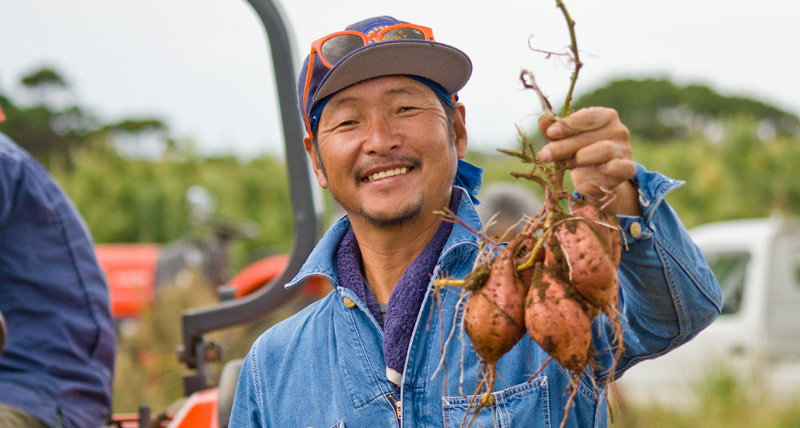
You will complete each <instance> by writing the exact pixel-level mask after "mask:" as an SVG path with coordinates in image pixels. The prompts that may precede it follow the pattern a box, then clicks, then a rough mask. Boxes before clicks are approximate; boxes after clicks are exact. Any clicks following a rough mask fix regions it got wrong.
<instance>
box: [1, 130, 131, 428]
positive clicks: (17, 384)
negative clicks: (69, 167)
mask: <svg viewBox="0 0 800 428" xmlns="http://www.w3.org/2000/svg"><path fill="white" fill-rule="evenodd" d="M0 313H2V314H3V316H4V317H5V320H6V323H7V326H8V337H7V341H6V344H5V349H4V350H3V352H2V354H1V355H0V427H3V428H22V427H25V428H32V427H36V428H38V427H66V428H94V427H98V426H101V425H104V423H105V421H106V420H107V417H108V415H109V412H110V408H111V382H112V379H113V367H114V354H115V350H116V344H115V340H114V329H113V324H112V321H111V312H110V309H109V298H108V288H107V286H106V282H105V278H104V276H103V273H102V271H101V270H100V267H99V265H98V264H97V259H96V258H95V255H94V245H93V244H92V239H91V236H90V235H89V232H88V230H87V229H86V225H85V224H84V223H83V220H82V219H81V217H80V215H79V214H78V211H77V210H76V209H75V207H74V206H73V204H72V202H71V201H70V200H69V198H68V197H67V196H66V195H65V194H64V192H63V191H62V190H61V189H60V188H59V187H58V185H57V184H56V183H55V182H54V181H53V179H52V178H51V177H50V175H49V174H48V173H47V171H45V169H44V168H43V167H42V166H41V165H40V164H39V163H38V162H36V160H34V159H33V158H32V157H31V156H30V154H28V153H27V152H26V151H24V150H23V149H22V148H20V147H19V146H17V145H16V144H15V143H14V142H12V141H11V140H10V139H9V138H8V137H7V136H5V135H4V134H2V133H0Z"/></svg>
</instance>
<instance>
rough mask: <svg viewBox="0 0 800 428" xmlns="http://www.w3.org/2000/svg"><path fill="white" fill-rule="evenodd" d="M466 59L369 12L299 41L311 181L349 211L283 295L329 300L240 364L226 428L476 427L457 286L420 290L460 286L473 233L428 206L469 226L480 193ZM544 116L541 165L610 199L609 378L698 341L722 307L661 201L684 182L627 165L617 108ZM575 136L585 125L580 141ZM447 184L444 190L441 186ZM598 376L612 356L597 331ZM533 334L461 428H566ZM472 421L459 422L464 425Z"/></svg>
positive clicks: (573, 415) (603, 414)
mask: <svg viewBox="0 0 800 428" xmlns="http://www.w3.org/2000/svg"><path fill="white" fill-rule="evenodd" d="M470 73H471V64H470V61H469V59H468V58H467V56H466V55H465V54H464V53H463V52H461V51H459V50H457V49H455V48H453V47H450V46H448V45H444V44H441V43H438V42H435V41H433V34H432V31H431V30H430V29H429V28H425V27H420V26H416V25H411V24H403V23H400V22H399V21H397V20H395V19H393V18H391V17H386V16H383V17H377V18H370V19H367V20H364V21H360V22H358V23H356V24H353V25H351V26H349V27H347V31H345V32H340V33H334V34H332V35H329V36H326V37H324V38H322V39H320V40H318V41H317V42H315V43H314V44H313V45H312V50H311V54H310V55H309V56H308V57H307V58H306V61H305V64H304V66H303V69H302V71H301V73H300V76H299V79H298V97H299V103H300V109H301V110H302V112H303V115H304V118H305V121H306V128H307V132H308V136H307V138H305V140H304V144H305V148H306V151H307V152H308V154H309V156H310V157H311V160H312V164H313V168H314V172H315V174H316V177H317V180H318V182H319V184H320V186H322V187H323V188H327V189H328V190H329V191H330V192H331V195H333V197H334V198H335V199H336V200H337V202H339V204H340V205H341V206H342V208H343V209H344V211H345V213H346V214H347V215H346V216H345V217H344V218H342V219H340V220H339V221H338V222H337V223H335V224H334V225H333V226H332V227H331V228H330V230H329V231H328V232H327V233H326V235H325V236H324V237H323V238H322V239H321V241H320V242H319V244H318V245H317V247H316V248H315V250H314V251H313V252H312V254H311V255H310V256H309V259H308V261H307V262H306V264H305V266H304V267H303V268H302V269H301V272H300V273H299V274H298V276H297V277H296V278H295V279H294V280H293V281H292V282H291V283H290V284H288V285H287V287H291V286H293V285H295V284H297V283H299V282H301V281H303V280H304V279H306V278H309V277H310V276H312V275H323V276H326V277H328V278H329V279H330V281H331V283H332V284H333V286H334V291H333V292H332V293H331V294H330V295H328V296H327V297H326V298H324V299H322V300H321V301H319V302H317V303H315V304H313V305H311V306H310V307H308V308H306V309H305V310H303V311H301V312H300V313H298V314H297V315H295V316H293V317H292V318H290V319H289V320H287V321H285V322H283V323H280V324H278V325H277V326H275V327H273V328H271V329H270V330H268V331H267V332H266V333H264V334H263V335H262V336H261V337H260V338H259V339H258V340H257V341H256V343H255V344H254V345H253V347H252V349H251V351H250V353H249V354H248V357H247V359H246V360H245V363H244V366H243V369H242V373H241V376H240V379H239V385H238V389H237V394H236V398H235V402H234V409H233V413H232V416H231V425H230V426H231V427H245V426H250V427H308V426H312V427H323V428H324V427H333V426H336V427H344V426H347V427H367V426H369V427H377V426H403V427H440V426H447V427H458V426H461V424H462V423H463V421H465V420H467V419H465V418H467V417H468V416H469V417H471V412H472V410H473V409H474V407H475V403H474V402H471V401H470V400H471V395H472V394H473V393H474V392H475V391H476V386H477V383H478V381H479V379H480V374H479V372H478V369H479V361H478V359H477V357H476V355H475V353H474V351H472V347H471V344H470V343H469V339H468V338H467V337H466V335H465V334H463V332H462V331H461V330H460V329H461V324H460V319H461V318H460V317H461V315H462V313H460V312H459V309H463V306H458V305H459V302H463V300H459V297H460V295H459V294H460V291H461V290H459V289H458V287H448V288H445V289H443V290H441V292H440V294H439V295H438V297H437V296H434V294H433V288H432V287H431V278H432V277H434V278H435V277H438V276H444V275H448V276H450V277H454V278H463V277H464V275H466V274H467V273H468V272H469V271H470V269H471V268H472V266H473V261H474V259H475V257H476V255H477V251H478V245H477V243H476V240H477V238H476V237H475V236H474V234H472V233H471V232H469V231H467V229H465V228H464V227H462V226H461V225H453V224H452V223H448V222H443V220H442V216H441V215H440V214H436V213H435V211H441V210H442V208H444V207H449V208H450V209H451V210H453V211H454V212H457V214H458V217H459V218H460V219H461V220H462V221H463V222H464V223H466V224H467V225H469V226H470V227H472V228H473V229H475V230H478V229H480V228H481V224H480V220H479V219H478V215H477V214H476V212H475V208H474V200H475V194H476V191H477V188H478V187H479V186H480V174H479V173H477V172H476V170H475V167H473V166H471V165H469V164H467V163H466V162H464V161H463V160H461V159H462V158H463V157H464V156H465V154H466V150H467V133H466V127H465V117H466V109H465V106H464V105H463V104H462V103H460V102H458V101H457V97H456V96H455V94H456V93H457V92H458V91H459V90H460V89H461V88H462V87H463V86H464V84H466V82H467V80H468V78H469V75H470ZM565 122H566V124H568V125H569V126H565V125H564V124H561V123H554V122H552V121H549V120H547V119H543V120H541V121H540V127H541V128H542V132H543V133H544V134H545V135H546V136H547V137H548V138H549V139H550V140H552V141H553V143H551V144H548V145H547V146H546V147H545V148H543V149H542V150H541V152H540V154H539V156H540V158H541V159H542V160H545V161H550V160H564V159H573V158H574V160H575V163H576V167H575V168H574V169H572V171H571V174H572V179H573V182H574V184H575V186H576V191H577V192H579V193H580V194H581V195H583V196H585V197H589V198H592V197H599V196H601V195H602V194H603V190H602V189H611V190H612V191H613V192H614V193H615V194H616V199H615V201H614V203H613V205H612V209H614V210H615V212H616V213H617V214H618V218H619V220H620V224H621V227H622V233H623V238H624V240H625V242H626V245H625V250H624V251H623V252H624V254H623V255H622V260H623V263H622V266H621V268H620V278H621V282H622V284H623V285H622V291H621V297H620V301H621V311H622V315H623V317H624V319H625V320H627V323H626V324H625V326H624V327H625V329H626V336H625V339H626V341H625V345H626V352H625V355H624V356H623V358H622V361H621V362H620V364H619V365H618V369H619V370H620V373H621V372H622V371H624V370H625V369H627V368H628V367H630V366H631V365H632V364H633V363H635V362H637V361H640V360H642V359H645V358H650V357H653V356H656V355H659V354H662V353H664V352H667V351H669V350H671V349H673V348H674V347H676V346H678V345H679V344H680V343H683V342H685V341H686V340H688V339H690V338H691V337H693V336H694V335H695V334H697V332H698V331H699V330H700V329H702V328H703V327H704V326H706V325H708V324H709V323H710V322H711V321H712V320H713V319H714V317H715V316H716V315H717V314H718V312H719V307H720V295H719V289H718V285H717V284H716V281H715V280H714V277H713V275H712V273H711V272H710V270H709V269H708V266H707V265H706V263H705V261H704V259H703V257H702V255H701V254H700V253H699V251H698V250H697V248H696V247H695V246H694V245H693V244H692V243H691V241H690V240H689V238H688V236H687V234H686V231H685V229H684V228H683V226H682V225H681V224H680V222H679V221H678V219H677V217H676V216H675V214H674V212H673V211H672V210H671V209H670V208H669V207H668V206H667V205H666V204H665V203H664V202H663V196H664V194H665V193H667V192H668V191H669V190H671V189H673V188H675V187H677V186H679V185H680V183H677V182H674V181H672V180H669V179H666V178H664V177H663V176H660V175H658V174H654V173H649V172H647V171H646V170H645V169H644V168H643V167H641V166H638V165H636V164H635V163H634V162H632V161H631V150H630V146H629V144H628V133H627V129H626V128H625V127H624V126H623V125H622V124H621V123H620V122H619V119H618V117H617V115H616V112H614V111H613V110H610V109H605V108H592V109H586V110H581V111H579V112H576V113H575V114H573V115H571V116H569V117H568V118H566V119H565ZM571 129H580V130H583V131H582V132H576V131H573V130H571ZM454 183H455V185H454ZM596 323H597V324H598V325H597V326H596V328H594V329H593V331H595V332H596V333H595V338H594V342H595V347H596V348H597V349H599V350H601V353H600V354H599V355H598V363H599V364H600V366H601V367H608V366H609V364H610V360H611V354H610V351H609V350H608V349H609V348H610V339H609V337H610V334H609V333H607V331H608V329H609V326H608V325H607V324H608V323H607V320H605V321H601V320H597V321H596ZM547 358H548V355H547V354H546V353H545V352H544V351H542V349H541V348H539V347H538V346H537V345H536V344H535V343H534V342H533V341H532V340H530V338H529V337H528V336H526V337H524V338H523V339H522V340H521V341H520V343H519V344H517V346H516V347H515V348H514V349H512V350H511V351H510V352H509V353H507V354H506V355H505V356H504V357H503V358H502V359H500V361H499V362H498V364H497V379H498V381H497V382H496V384H495V392H494V394H493V400H492V403H491V405H490V406H488V407H486V408H484V409H482V410H481V411H480V412H479V414H478V416H477V418H476V420H475V421H473V423H472V426H484V427H486V426H495V427H507V426H514V427H517V426H526V427H549V426H554V425H555V424H557V423H559V421H561V418H562V417H563V415H564V406H565V403H566V400H567V395H566V394H565V390H566V387H567V386H568V377H567V375H566V372H565V371H564V370H563V369H561V368H559V366H558V365H557V364H555V363H551V364H548V365H547V366H546V367H545V368H544V370H543V371H542V372H541V373H540V374H539V375H537V376H536V378H534V379H530V376H531V375H532V374H533V373H534V372H535V371H536V369H537V368H538V367H539V366H540V365H541V364H542V363H543V362H544V361H545V360H547ZM592 379H600V380H602V371H601V370H600V371H598V372H597V373H592V372H591V371H590V370H587V372H586V373H584V376H583V378H582V379H581V382H580V385H579V393H578V394H577V398H576V399H575V403H574V407H573V408H572V409H571V411H570V416H569V418H568V420H567V426H571V427H587V426H595V427H605V426H607V420H606V419H607V408H606V405H605V397H604V394H603V392H602V391H598V390H597V389H595V388H594V387H593V385H592ZM468 413H469V415H468Z"/></svg>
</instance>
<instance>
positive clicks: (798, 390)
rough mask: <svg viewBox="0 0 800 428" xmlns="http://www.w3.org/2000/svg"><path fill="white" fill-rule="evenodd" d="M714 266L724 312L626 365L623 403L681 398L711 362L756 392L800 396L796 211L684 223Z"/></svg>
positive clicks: (685, 399)
mask: <svg viewBox="0 0 800 428" xmlns="http://www.w3.org/2000/svg"><path fill="white" fill-rule="evenodd" d="M690 233H691V235H692V237H693V238H694V240H695V242H696V243H697V245H698V246H699V247H700V249H701V250H702V251H703V254H704V255H705V257H706V259H707V260H708V263H709V265H710V266H711V269H712V270H713V271H714V273H715V275H716V277H717V280H718V281H719V283H720V288H721V290H722V295H723V300H724V303H723V309H722V314H721V315H720V316H719V318H717V320H715V321H714V322H713V323H712V324H711V325H710V326H709V327H708V328H706V329H705V330H703V331H702V332H701V333H700V334H699V335H698V336H697V337H695V338H694V339H693V340H692V341H690V342H689V343H686V344H684V345H683V346H682V347H680V348H678V349H676V350H674V351H672V352H670V353H668V354H666V355H663V356H661V357H659V358H656V359H654V360H648V361H643V362H641V363H640V364H638V365H636V366H634V367H633V368H631V369H630V370H629V371H628V372H626V373H625V374H624V375H623V376H622V377H621V378H620V379H619V380H618V381H617V389H616V394H617V396H618V398H619V399H620V402H621V403H631V404H653V403H659V404H661V405H685V404H688V403H689V402H690V400H692V398H693V397H695V396H694V395H693V392H694V391H693V388H694V387H695V386H696V385H698V384H701V383H702V382H703V381H704V379H706V378H707V376H708V374H709V373H713V371H714V370H722V371H723V372H726V371H727V373H732V374H735V375H737V377H738V378H739V380H740V381H742V382H745V384H746V385H747V386H748V387H749V388H750V389H749V391H751V392H752V393H753V394H756V396H758V397H769V399H771V400H778V401H783V400H798V399H800V219H790V218H783V217H782V216H780V215H777V216H773V217H772V218H764V219H753V220H736V221H726V222H719V223H711V224H707V225H703V226H699V227H697V228H695V229H693V230H691V231H690Z"/></svg>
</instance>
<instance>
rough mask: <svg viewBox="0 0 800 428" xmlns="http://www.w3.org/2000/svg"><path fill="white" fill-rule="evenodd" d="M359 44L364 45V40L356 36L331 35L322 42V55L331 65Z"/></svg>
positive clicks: (359, 45) (358, 46)
mask: <svg viewBox="0 0 800 428" xmlns="http://www.w3.org/2000/svg"><path fill="white" fill-rule="evenodd" d="M361 46H364V40H362V39H361V37H358V36H353V35H350V34H343V35H340V36H336V37H331V38H330V39H328V40H326V41H325V43H323V44H322V57H323V58H325V60H326V61H328V63H329V64H330V65H331V66H333V65H334V64H336V63H337V62H339V60H340V59H342V58H344V57H345V55H347V54H349V53H350V52H353V51H354V50H356V49H358V48H360V47H361Z"/></svg>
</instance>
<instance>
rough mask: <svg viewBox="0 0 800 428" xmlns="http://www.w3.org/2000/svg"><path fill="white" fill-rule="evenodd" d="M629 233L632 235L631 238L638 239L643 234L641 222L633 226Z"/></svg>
mask: <svg viewBox="0 0 800 428" xmlns="http://www.w3.org/2000/svg"><path fill="white" fill-rule="evenodd" d="M629 231H630V233H631V236H633V237H634V238H638V237H639V235H641V234H642V225H641V224H639V222H638V221H637V222H635V223H633V224H631V227H630V229H629Z"/></svg>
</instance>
